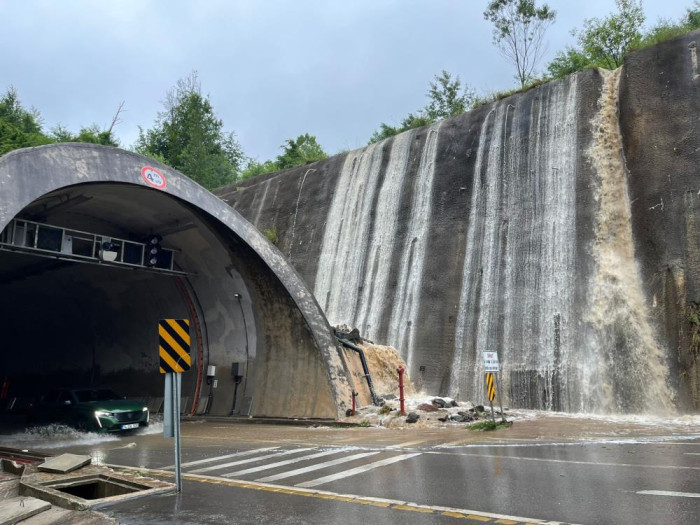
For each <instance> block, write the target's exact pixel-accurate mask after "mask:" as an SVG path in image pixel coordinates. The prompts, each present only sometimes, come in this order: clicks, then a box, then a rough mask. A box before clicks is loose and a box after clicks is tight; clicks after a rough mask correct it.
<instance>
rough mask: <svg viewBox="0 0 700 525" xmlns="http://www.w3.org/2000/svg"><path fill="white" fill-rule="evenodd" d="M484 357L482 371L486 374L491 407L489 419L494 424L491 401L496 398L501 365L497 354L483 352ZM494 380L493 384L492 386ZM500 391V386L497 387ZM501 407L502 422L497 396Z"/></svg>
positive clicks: (501, 404)
mask: <svg viewBox="0 0 700 525" xmlns="http://www.w3.org/2000/svg"><path fill="white" fill-rule="evenodd" d="M483 355H484V371H485V372H486V389H487V392H488V396H489V404H490V405H491V419H492V420H493V422H494V423H496V415H495V414H494V412H493V400H494V398H495V397H496V387H497V386H498V372H500V371H501V365H500V363H499V362H498V352H483ZM494 379H495V384H494ZM498 389H499V390H500V386H498ZM498 400H499V403H500V406H501V419H502V420H503V419H504V418H503V400H502V399H501V396H498Z"/></svg>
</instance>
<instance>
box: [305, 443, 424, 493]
mask: <svg viewBox="0 0 700 525" xmlns="http://www.w3.org/2000/svg"><path fill="white" fill-rule="evenodd" d="M420 455H421V453H420V452H416V453H415V454H404V455H402V456H395V457H393V458H388V459H382V460H381V461H375V462H374V463H369V464H368V465H363V466H361V467H357V468H353V469H350V470H345V471H343V472H339V473H338V474H331V475H330V476H324V477H322V478H318V479H313V480H311V481H307V482H305V483H299V484H297V485H295V487H304V488H311V487H316V486H318V485H323V484H324V483H330V482H331V481H336V480H339V479H343V478H349V477H350V476H354V475H356V474H362V473H363V472H367V471H369V470H372V469H375V468H378V467H383V466H385V465H391V464H392V463H397V462H399V461H404V460H406V459H411V458H413V457H416V456H420Z"/></svg>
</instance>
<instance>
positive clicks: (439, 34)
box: [0, 0, 693, 161]
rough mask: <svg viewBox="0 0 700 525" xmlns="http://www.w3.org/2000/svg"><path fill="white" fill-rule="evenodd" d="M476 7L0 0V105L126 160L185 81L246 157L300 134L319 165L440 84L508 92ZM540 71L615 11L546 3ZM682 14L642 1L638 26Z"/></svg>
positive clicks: (328, 1) (672, 5)
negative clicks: (95, 137) (96, 130)
mask: <svg viewBox="0 0 700 525" xmlns="http://www.w3.org/2000/svg"><path fill="white" fill-rule="evenodd" d="M487 3H488V2H487V0H257V1H255V0H229V1H226V0H207V1H205V0H200V1H197V2H194V1H181V0H162V1H155V0H154V1H146V0H133V1H130V0H110V1H97V0H90V1H88V0H85V1H78V0H45V1H39V0H0V48H2V49H3V53H2V58H1V59H0V91H1V92H2V93H4V92H5V91H6V90H7V88H9V87H10V86H14V87H15V88H16V89H17V90H18V92H19V96H20V99H21V101H22V103H23V104H24V105H25V106H26V107H34V108H36V109H38V110H39V111H40V113H41V116H42V117H43V121H44V126H45V129H46V130H48V129H50V128H52V127H53V126H55V125H56V124H59V123H61V124H63V125H65V126H67V127H68V128H69V129H71V130H72V131H77V130H78V129H79V128H80V126H85V125H90V124H92V123H97V124H98V125H100V126H103V127H104V126H107V125H109V123H110V121H111V118H112V115H113V114H114V112H115V110H116V108H117V106H118V105H119V103H120V102H121V101H124V103H125V104H124V108H125V112H124V113H123V115H122V122H121V123H120V124H119V125H118V127H117V129H116V132H117V135H118V137H119V139H120V141H121V144H122V146H123V147H127V148H128V147H130V146H131V145H132V144H133V143H134V141H135V139H136V137H137V135H138V126H139V125H140V126H142V127H145V128H148V127H151V126H152V125H153V122H154V119H155V117H156V114H157V113H158V111H159V110H160V109H161V108H162V101H163V99H164V96H165V93H166V92H167V91H168V90H169V89H170V88H172V87H173V86H174V85H175V83H176V81H177V80H178V78H182V77H186V76H187V75H189V74H190V73H191V72H192V71H194V70H196V71H198V73H199V77H200V80H201V84H202V90H203V91H204V93H206V94H208V95H209V96H210V99H211V101H212V104H213V106H214V110H215V112H216V114H217V116H218V117H219V118H221V119H222V120H223V121H224V126H225V129H226V130H227V131H235V133H236V135H237V137H238V140H239V141H240V142H241V144H242V145H243V148H244V150H245V153H246V155H248V156H249V157H252V158H257V159H258V160H260V161H262V160H266V159H269V158H274V157H275V156H276V155H277V154H278V153H279V146H280V145H281V144H282V143H283V142H284V141H285V140H286V139H288V138H293V137H296V136H298V135H299V134H302V133H311V134H312V135H315V136H316V137H317V138H318V140H319V142H320V143H321V145H322V146H323V147H324V149H325V150H326V151H327V152H328V153H331V154H332V153H336V152H338V151H339V150H341V149H352V148H356V147H359V146H363V145H365V144H366V142H367V140H368V138H369V137H370V135H371V134H372V132H373V131H374V130H375V129H377V128H378V127H379V124H380V123H381V122H387V123H390V124H394V123H397V122H398V121H400V120H401V119H402V118H403V117H404V116H405V115H406V114H407V113H409V112H411V111H415V110H416V109H418V108H420V107H422V106H423V105H425V103H426V97H425V93H426V90H427V88H428V83H429V81H430V80H431V79H432V78H433V76H434V75H435V74H437V73H439V72H440V71H441V70H443V69H446V70H448V71H450V72H451V73H453V74H457V75H459V76H460V78H461V79H462V80H463V81H466V82H467V83H469V85H470V86H472V87H473V88H474V89H476V90H477V92H479V93H486V92H490V91H496V90H504V89H510V88H512V87H514V86H515V85H516V81H515V80H514V77H513V74H514V70H513V67H512V66H511V65H510V64H508V63H507V62H506V61H505V60H504V59H503V58H502V57H501V56H500V55H499V54H498V52H497V51H496V49H495V48H494V46H493V45H492V40H491V26H490V24H489V23H488V22H486V21H484V19H483V15H482V13H483V11H484V8H485V6H486V4H487ZM549 5H550V6H551V7H553V8H554V9H555V10H556V11H557V15H558V16H557V21H556V23H555V24H554V25H553V26H552V27H551V28H550V30H549V33H548V42H549V46H548V53H547V55H546V56H545V58H544V60H543V62H542V64H543V66H544V65H546V63H547V62H548V60H549V59H551V58H552V57H553V56H554V54H555V53H556V52H557V51H559V50H561V49H564V47H565V46H567V45H570V44H573V43H574V41H575V39H574V37H572V36H571V34H570V31H571V29H573V28H577V27H581V25H582V23H583V20H584V19H585V18H590V17H602V16H605V15H606V14H608V13H610V12H611V11H613V10H614V1H613V0H585V1H579V0H577V1H571V0H550V1H549ZM692 5H693V0H663V1H662V0H645V1H644V8H645V12H646V15H647V25H650V24H653V23H654V22H656V21H657V20H658V19H659V18H660V17H663V18H670V19H674V20H675V19H678V18H680V17H681V16H682V15H683V14H684V13H685V10H686V8H687V7H691V6H692Z"/></svg>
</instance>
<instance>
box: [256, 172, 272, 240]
mask: <svg viewBox="0 0 700 525" xmlns="http://www.w3.org/2000/svg"><path fill="white" fill-rule="evenodd" d="M263 185H264V186H265V191H263V195H262V198H261V199H260V201H259V202H258V209H257V211H256V212H255V219H254V220H253V224H255V227H256V228H258V229H260V215H261V214H262V211H263V209H264V208H265V202H266V200H267V190H269V189H270V179H267V180H266V181H265V182H263Z"/></svg>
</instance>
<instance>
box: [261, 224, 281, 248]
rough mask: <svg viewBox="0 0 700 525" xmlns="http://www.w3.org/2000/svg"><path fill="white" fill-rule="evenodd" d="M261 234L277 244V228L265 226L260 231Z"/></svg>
mask: <svg viewBox="0 0 700 525" xmlns="http://www.w3.org/2000/svg"><path fill="white" fill-rule="evenodd" d="M262 234H263V235H264V236H265V237H267V240H268V241H270V242H271V243H272V244H274V245H275V246H277V242H278V241H279V239H278V237H277V230H276V229H274V228H267V229H265V230H263V231H262Z"/></svg>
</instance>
